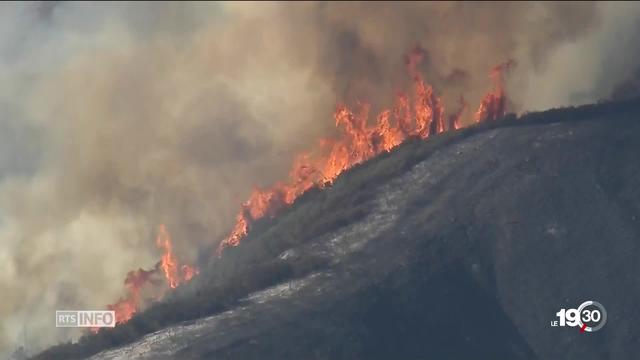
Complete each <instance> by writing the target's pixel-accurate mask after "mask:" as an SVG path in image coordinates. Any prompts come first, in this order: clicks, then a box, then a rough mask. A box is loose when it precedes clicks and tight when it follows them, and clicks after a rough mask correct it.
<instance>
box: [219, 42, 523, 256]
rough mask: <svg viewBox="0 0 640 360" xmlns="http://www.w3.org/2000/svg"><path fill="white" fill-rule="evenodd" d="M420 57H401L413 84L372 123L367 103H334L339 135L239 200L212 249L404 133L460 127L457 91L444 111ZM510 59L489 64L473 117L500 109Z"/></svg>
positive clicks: (234, 241)
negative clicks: (488, 83)
mask: <svg viewBox="0 0 640 360" xmlns="http://www.w3.org/2000/svg"><path fill="white" fill-rule="evenodd" d="M422 57H423V52H422V51H421V50H420V49H419V48H416V49H414V50H413V51H411V52H410V53H409V55H407V57H406V59H405V64H406V67H407V72H408V73H409V75H410V76H411V77H412V80H413V84H414V88H413V94H411V96H410V95H409V94H405V93H403V92H398V93H397V95H396V98H395V103H394V106H393V109H383V110H382V111H380V113H379V114H378V115H377V116H376V122H375V124H370V121H369V112H370V108H371V105H370V104H368V103H359V104H358V105H357V106H356V108H355V109H351V108H349V107H347V106H346V105H340V106H338V108H337V110H336V111H335V113H334V118H335V124H336V127H337V128H339V129H341V130H342V136H341V137H340V138H338V139H321V140H320V146H319V147H318V149H317V150H316V151H314V152H310V153H306V154H304V155H300V156H298V157H297V158H296V160H295V162H294V164H293V167H292V169H291V171H290V173H289V179H288V180H287V181H286V182H280V183H276V184H275V185H274V186H272V187H271V188H269V189H257V188H256V189H254V190H253V192H252V193H251V196H250V197H249V199H248V200H247V201H246V202H244V203H243V204H242V207H241V210H240V212H239V213H238V215H237V216H236V222H235V225H234V227H233V230H232V231H231V233H230V234H229V236H227V238H225V239H224V240H223V241H222V242H221V243H220V245H219V246H218V248H217V255H218V256H220V255H221V254H222V252H223V251H224V249H225V248H227V247H229V246H237V245H239V244H240V241H241V240H242V239H243V238H244V237H245V236H246V235H247V232H248V231H249V228H250V226H251V224H252V223H253V222H254V221H256V220H258V219H260V218H262V217H264V216H273V215H275V214H276V213H277V212H278V211H279V210H280V209H281V208H283V207H286V206H289V205H291V204H292V203H293V202H294V201H295V199H296V198H297V197H298V196H300V195H301V194H302V193H304V192H305V191H307V190H308V189H310V188H311V187H314V186H316V187H320V188H322V187H324V186H327V185H329V184H331V183H332V182H333V181H334V180H335V178H336V177H338V175H340V174H341V173H342V172H344V171H345V170H347V169H349V168H351V167H353V166H354V165H356V164H359V163H361V162H363V161H366V160H368V159H371V158H373V157H375V156H376V155H379V154H380V153H382V152H386V151H390V150H391V149H393V148H394V147H396V146H398V145H400V144H401V143H402V142H404V141H405V140H407V139H409V138H421V139H427V138H429V137H430V136H432V135H436V134H440V133H442V132H444V131H445V130H447V129H445V124H446V126H447V127H448V130H456V129H459V128H461V127H462V125H461V119H462V116H463V114H464V112H465V110H466V108H467V104H466V102H465V100H464V98H463V97H462V96H460V100H459V104H460V105H459V107H458V109H456V110H455V111H454V112H453V113H452V114H450V115H449V116H448V117H447V116H446V114H445V109H444V103H443V101H442V98H441V97H440V96H439V95H438V94H437V93H436V91H435V90H434V89H433V87H432V86H431V85H429V84H428V83H426V82H425V80H424V79H423V77H422V75H421V74H420V73H419V71H418V70H417V68H416V67H417V65H418V64H419V63H420V61H421V60H422ZM514 65H515V63H514V62H513V61H508V62H506V63H504V64H500V65H498V66H496V67H494V68H493V69H492V70H491V72H490V77H491V79H492V80H493V82H494V86H495V88H494V89H493V90H492V91H490V92H489V93H488V94H486V95H485V96H484V98H483V99H482V101H481V103H480V106H479V109H478V111H477V112H476V114H475V120H476V122H484V121H493V120H496V119H498V118H500V117H502V116H504V115H505V114H506V110H507V96H506V93H505V89H504V72H505V71H507V70H508V69H509V68H511V67H512V66H514ZM392 114H393V119H392ZM445 119H447V120H446V121H445Z"/></svg>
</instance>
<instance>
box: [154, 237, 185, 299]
mask: <svg viewBox="0 0 640 360" xmlns="http://www.w3.org/2000/svg"><path fill="white" fill-rule="evenodd" d="M156 245H157V246H158V247H159V248H161V249H163V250H164V254H163V255H162V259H161V260H160V268H161V269H162V271H163V272H164V277H165V278H166V279H167V284H168V285H169V287H170V288H172V289H175V288H177V287H178V284H180V277H179V275H178V261H177V260H176V258H175V255H173V251H172V249H171V237H170V236H169V233H167V229H166V228H165V226H164V225H160V229H159V231H158V237H157V238H156Z"/></svg>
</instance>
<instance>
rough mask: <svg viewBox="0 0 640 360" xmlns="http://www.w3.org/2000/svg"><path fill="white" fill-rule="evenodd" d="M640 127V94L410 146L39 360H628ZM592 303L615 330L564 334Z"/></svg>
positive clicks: (637, 294)
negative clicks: (563, 311) (142, 306)
mask: <svg viewBox="0 0 640 360" xmlns="http://www.w3.org/2000/svg"><path fill="white" fill-rule="evenodd" d="M639 116H640V101H638V100H632V101H627V102H620V103H608V104H600V105H589V106H583V107H579V108H569V109H559V110H550V111H547V112H542V113H533V114H528V115H525V116H523V117H521V118H515V117H509V118H507V119H503V120H502V121H498V122H494V123H489V124H483V125H481V126H475V127H471V128H467V129H463V130H461V131H457V132H454V133H448V134H444V135H442V136H437V137H434V138H431V139H429V140H428V141H418V140H416V141H409V142H407V143H405V144H403V145H402V146H400V147H399V148H397V149H396V150H394V151H393V152H392V153H389V154H385V155H383V156H380V157H378V158H376V159H374V160H373V161H369V162H367V163H365V164H362V165H360V166H357V167H356V168H354V169H352V170H350V171H349V172H348V173H346V174H344V175H343V176H341V177H340V178H339V179H338V180H337V181H336V182H335V184H334V185H333V186H331V187H330V188H327V189H325V190H323V191H319V190H314V191H310V192H308V193H307V194H305V195H304V196H303V197H301V198H300V199H299V200H298V201H297V202H296V203H295V204H294V206H292V207H291V208H290V209H287V210H286V211H285V212H284V213H282V214H281V215H280V216H278V217H276V218H274V219H267V220H263V221H261V222H259V223H257V224H256V225H255V226H254V228H253V229H252V231H251V233H250V234H249V236H248V237H247V239H245V241H244V242H243V243H242V244H241V246H239V247H238V248H231V249H228V250H227V251H226V252H225V255H224V257H223V258H222V259H221V260H219V261H215V262H213V263H212V264H211V265H210V267H209V268H207V269H206V271H204V272H203V274H202V275H201V276H200V277H199V278H198V279H197V280H194V281H193V283H191V284H189V285H188V286H185V287H184V288H180V289H178V290H179V291H177V292H176V293H175V294H173V296H172V297H170V298H169V299H167V301H166V302H163V303H162V304H157V305H156V306H154V307H152V308H151V309H149V310H148V311H146V312H145V313H143V314H141V315H139V316H137V317H135V318H134V319H133V320H132V321H130V322H129V323H127V324H126V325H124V326H122V327H119V328H117V329H115V331H110V332H102V333H100V334H98V335H97V336H92V337H87V338H84V339H83V340H82V341H81V342H80V343H79V344H75V345H71V344H65V345H60V346H57V347H54V348H52V349H49V350H48V351H46V352H44V353H42V354H40V355H39V356H37V357H36V358H37V359H68V358H84V357H91V359H130V358H144V359H174V358H180V359H200V358H207V359H217V358H220V359H228V358H233V359H269V358H273V359H342V358H344V359H395V358H403V359H418V358H421V359H422V358H434V359H441V358H450V359H458V358H479V359H489V358H492V359H531V358H540V359H559V358H564V359H578V358H580V359H623V358H630V357H632V355H631V354H634V353H637V352H638V351H640V345H639V344H638V340H637V339H638V334H639V327H640V325H638V320H639V319H640V310H639V309H638V307H636V306H635V305H636V304H635V302H636V301H635V300H637V299H639V298H640V283H639V282H638V280H637V276H638V275H639V274H640V263H639V262H638V261H637V260H636V258H637V254H638V245H637V244H638V240H637V237H638V234H640V163H639V162H638V159H637V157H638V154H640V140H638V138H640V119H638V117H639ZM585 300H596V301H599V302H600V303H602V304H603V305H604V306H605V307H606V308H607V310H608V313H609V319H608V322H607V324H606V326H605V327H604V328H603V329H602V330H600V331H598V332H595V333H581V332H580V331H579V330H578V329H576V328H567V327H565V328H553V327H550V321H552V320H555V319H557V318H556V317H555V314H556V312H557V311H558V310H559V309H560V308H572V307H577V306H578V305H579V304H580V303H581V302H583V301H585ZM158 329H160V330H158ZM156 330H157V331H156ZM153 331H155V332H153ZM145 333H146V334H149V333H150V334H149V335H145V336H141V335H143V334H145ZM99 351H102V352H99ZM98 352H99V353H98Z"/></svg>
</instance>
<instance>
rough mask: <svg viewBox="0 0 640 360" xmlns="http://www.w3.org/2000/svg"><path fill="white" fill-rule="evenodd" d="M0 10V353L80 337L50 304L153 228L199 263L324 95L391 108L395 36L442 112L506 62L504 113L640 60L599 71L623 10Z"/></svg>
mask: <svg viewBox="0 0 640 360" xmlns="http://www.w3.org/2000/svg"><path fill="white" fill-rule="evenodd" d="M0 7H1V11H0V17H1V18H2V19H1V21H0V24H1V25H0V61H1V62H2V67H1V68H0V80H1V81H0V114H2V116H1V117H0V124H1V126H0V129H3V130H2V133H1V134H0V136H2V141H0V143H1V144H2V149H3V152H2V156H0V179H1V182H0V289H2V295H3V296H2V297H3V301H2V302H1V303H0V318H2V319H3V320H2V321H3V323H2V328H0V348H1V349H3V350H10V349H11V347H12V344H15V343H20V342H22V341H23V334H24V331H23V330H24V329H25V328H26V329H27V330H28V333H29V334H30V336H29V343H30V344H29V346H30V347H34V348H41V347H43V346H46V345H48V344H51V343H53V342H56V341H61V340H66V339H68V338H69V337H70V336H75V335H77V334H69V333H63V332H60V331H58V330H56V329H55V328H53V324H52V323H51V321H52V320H51V319H52V314H53V313H54V310H55V309H69V308H87V309H94V308H95V309H99V308H103V307H104V305H105V304H107V303H110V302H113V301H115V300H116V299H117V298H118V297H119V296H121V295H122V291H123V286H122V281H123V279H124V276H125V274H126V272H127V271H129V270H132V269H137V268H139V267H146V268H149V267H152V266H153V265H154V264H155V262H156V261H157V259H158V256H159V250H157V249H156V248H155V247H154V245H153V237H154V235H155V231H156V229H157V226H158V224H160V223H164V224H166V225H167V228H168V229H169V231H170V233H171V234H172V236H173V241H174V243H175V246H176V248H177V252H178V256H179V257H180V258H181V259H185V260H187V259H188V260H189V261H192V262H193V261H195V259H196V258H197V257H198V254H197V251H198V249H200V248H202V247H203V246H208V245H215V244H217V242H218V241H220V240H221V239H222V237H223V236H224V235H226V233H227V232H228V231H229V229H230V226H231V225H232V222H233V216H234V215H235V213H236V211H237V210H238V206H239V204H240V203H241V202H242V201H243V200H244V199H245V198H246V196H247V194H248V193H249V191H250V190H251V188H252V187H253V186H261V185H262V186H266V185H269V184H271V183H272V182H274V181H276V180H278V179H282V178H283V177H285V176H286V174H287V170H288V166H289V164H290V163H291V160H292V158H293V157H294V155H295V154H296V153H298V152H299V151H302V150H304V149H308V148H309V147H310V146H313V144H315V143H316V141H317V139H318V138H320V137H322V136H330V135H331V133H332V131H333V130H332V126H333V123H332V119H331V116H332V111H333V110H334V109H335V105H336V104H337V103H339V102H343V101H346V102H348V103H353V102H356V101H371V102H373V103H374V108H375V106H379V107H380V106H388V105H390V104H391V101H392V97H393V94H394V93H395V91H397V90H398V89H407V87H406V86H407V84H408V82H409V81H410V79H409V78H408V77H407V75H406V73H405V71H404V64H403V61H404V60H403V55H404V54H405V53H406V51H407V50H408V49H411V48H414V47H416V46H419V47H420V48H421V49H424V52H425V56H424V59H423V61H422V62H421V63H420V65H419V67H420V71H422V72H423V73H424V76H425V79H426V80H427V81H428V82H429V83H431V84H432V85H434V87H435V88H436V89H437V91H438V93H440V94H444V97H445V101H446V104H447V106H448V107H449V108H450V109H451V106H454V105H452V104H455V102H456V101H457V99H458V97H459V95H464V96H465V98H466V99H467V101H468V102H469V103H470V104H477V102H478V100H479V99H480V97H481V95H482V94H483V93H484V92H486V91H487V90H488V89H490V88H491V83H490V80H489V79H488V77H487V72H488V69H490V68H491V67H492V66H494V65H496V64H498V63H500V62H503V61H505V60H507V59H514V60H515V61H516V62H517V63H518V65H517V67H515V68H514V69H513V71H512V72H511V73H510V77H509V79H510V80H509V84H508V85H509V91H510V94H511V97H512V99H513V103H514V104H515V106H516V107H517V108H516V109H515V110H517V111H526V110H533V109H542V108H547V107H553V106H560V105H570V104H572V103H576V102H589V101H594V100H597V99H599V98H602V97H607V96H608V95H609V93H610V92H611V90H612V88H613V87H614V85H615V84H616V83H618V82H620V81H622V80H623V79H624V78H625V77H627V76H628V75H629V74H631V73H632V72H633V71H634V70H635V68H636V65H637V64H635V62H634V61H632V60H628V61H623V60H626V59H619V60H617V61H618V62H617V63H616V65H617V66H616V67H615V68H609V69H607V70H606V74H607V76H603V75H602V74H604V73H605V71H604V68H605V67H606V64H607V63H608V62H607V59H608V58H609V55H608V54H611V52H612V51H613V52H615V51H618V53H619V54H624V53H625V51H627V50H628V47H629V46H631V45H634V44H636V43H637V42H633V41H631V40H633V39H635V36H636V34H637V33H636V32H635V27H636V26H637V24H636V23H635V19H637V18H638V17H637V15H638V13H639V8H638V6H637V5H635V4H604V3H602V4H595V3H504V2H500V3H347V4H344V3H305V4H290V3H267V4H262V3H241V4H231V3H230V4H226V3H214V4H211V3H204V4H202V3H160V4H153V3H150V4H143V3H117V4H116V3H108V4H102V3H100V4H98V3H92V4H89V3H26V4H18V3H9V4H3V5H0ZM620 34H625V36H627V37H628V39H627V41H626V42H614V41H612V38H616V37H618V36H620ZM616 44H618V46H627V49H625V48H622V47H621V48H618V49H613V48H612V47H615V46H616ZM624 44H626V45H624ZM634 46H635V45H634ZM585 54H588V56H585ZM578 70H579V73H577V71H578ZM603 79H604V80H603ZM600 84H604V85H602V88H600ZM470 116H471V114H470V113H468V114H466V115H465V118H466V119H467V121H469V119H470Z"/></svg>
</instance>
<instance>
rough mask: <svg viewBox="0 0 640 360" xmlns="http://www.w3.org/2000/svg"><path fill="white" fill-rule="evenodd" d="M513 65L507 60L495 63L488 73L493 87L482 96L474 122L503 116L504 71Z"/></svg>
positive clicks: (504, 104)
mask: <svg viewBox="0 0 640 360" xmlns="http://www.w3.org/2000/svg"><path fill="white" fill-rule="evenodd" d="M514 65H515V61H513V60H509V61H507V62H505V63H502V64H500V65H497V66H496V67H494V68H493V69H491V72H490V73H489V77H491V79H492V80H493V81H494V84H495V89H494V90H493V91H490V92H489V93H488V94H487V95H485V96H484V98H483V99H482V101H481V102H480V106H479V107H478V111H476V114H475V120H476V122H484V121H493V120H496V119H499V118H501V117H503V116H504V115H505V114H506V112H507V96H506V94H505V90H504V79H503V77H504V73H505V72H506V71H508V70H509V69H510V68H511V67H513V66H514Z"/></svg>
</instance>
